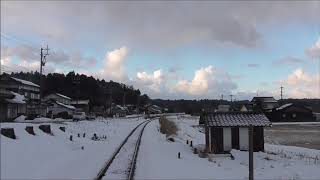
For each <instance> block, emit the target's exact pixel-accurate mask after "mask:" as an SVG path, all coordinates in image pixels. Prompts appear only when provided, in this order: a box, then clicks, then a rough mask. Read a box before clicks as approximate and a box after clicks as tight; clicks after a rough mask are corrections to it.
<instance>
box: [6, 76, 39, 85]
mask: <svg viewBox="0 0 320 180" xmlns="http://www.w3.org/2000/svg"><path fill="white" fill-rule="evenodd" d="M11 79H13V80H15V81H18V82H20V83H22V84H25V85H29V86H34V87H40V86H39V85H37V84H35V83H33V82H30V81H26V80H22V79H18V78H14V77H11Z"/></svg>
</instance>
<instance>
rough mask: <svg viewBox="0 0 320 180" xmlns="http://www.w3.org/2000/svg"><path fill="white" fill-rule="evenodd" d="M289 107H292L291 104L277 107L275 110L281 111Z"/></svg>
mask: <svg viewBox="0 0 320 180" xmlns="http://www.w3.org/2000/svg"><path fill="white" fill-rule="evenodd" d="M291 105H292V103H287V104H284V105H282V106H280V107H278V108H277V110H281V109H284V108H287V107H289V106H291Z"/></svg>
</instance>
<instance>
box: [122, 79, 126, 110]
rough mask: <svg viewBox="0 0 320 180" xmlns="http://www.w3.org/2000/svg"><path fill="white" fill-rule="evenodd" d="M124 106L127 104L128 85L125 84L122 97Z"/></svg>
mask: <svg viewBox="0 0 320 180" xmlns="http://www.w3.org/2000/svg"><path fill="white" fill-rule="evenodd" d="M122 103H123V107H125V106H126V85H125V84H123V97H122Z"/></svg>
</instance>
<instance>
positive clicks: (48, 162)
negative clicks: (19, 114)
mask: <svg viewBox="0 0 320 180" xmlns="http://www.w3.org/2000/svg"><path fill="white" fill-rule="evenodd" d="M143 120H144V119H142V118H139V119H138V118H130V119H119V118H113V119H107V120H105V119H99V120H95V121H80V122H55V123H1V128H4V127H11V128H14V130H15V134H16V136H17V139H15V140H13V139H10V138H7V137H5V136H2V135H1V139H0V141H1V179H93V178H94V177H95V176H96V175H97V174H98V172H99V171H100V169H101V168H102V166H103V165H104V163H105V162H106V161H107V160H108V159H109V157H110V156H111V154H112V153H113V152H114V150H115V149H116V148H117V147H118V146H119V144H120V143H121V142H122V141H123V139H124V138H125V137H126V136H127V135H128V133H129V132H130V131H131V130H132V129H133V128H134V127H135V126H136V125H137V124H139V123H141V122H142V121H143ZM39 122H41V120H39ZM41 124H50V125H51V130H52V133H53V136H52V135H48V134H45V133H44V132H42V131H41V130H40V129H39V128H38V126H40V125H41ZM26 126H33V127H34V131H35V134H36V136H33V135H30V134H28V133H27V132H26V131H25V127H26ZM61 126H64V127H66V132H63V131H61V130H60V129H59V127H61ZM83 133H85V137H83ZM94 133H96V134H97V136H98V137H103V136H107V139H101V140H100V141H93V140H91V138H92V136H93V134H94ZM78 134H80V137H78ZM70 135H72V136H73V141H70V140H69V138H70ZM82 147H83V149H82Z"/></svg>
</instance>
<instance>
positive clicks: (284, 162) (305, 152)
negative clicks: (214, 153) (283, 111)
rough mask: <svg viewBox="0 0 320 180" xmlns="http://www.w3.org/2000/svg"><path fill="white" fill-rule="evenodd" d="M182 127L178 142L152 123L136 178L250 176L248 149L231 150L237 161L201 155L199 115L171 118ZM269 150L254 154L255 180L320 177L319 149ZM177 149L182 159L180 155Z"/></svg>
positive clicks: (267, 147) (270, 148)
mask: <svg viewBox="0 0 320 180" xmlns="http://www.w3.org/2000/svg"><path fill="white" fill-rule="evenodd" d="M170 119H171V120H172V121H174V122H176V124H177V125H178V127H179V131H178V133H177V136H176V137H175V140H176V141H175V142H170V141H167V140H166V137H165V135H163V134H161V133H160V132H159V124H158V122H156V121H154V122H151V123H150V124H149V125H148V126H147V127H148V128H146V130H145V132H144V133H145V134H144V136H143V137H142V142H141V147H140V152H139V156H138V162H137V163H138V164H137V169H136V176H135V177H136V179H248V152H243V151H237V150H232V155H233V156H234V160H231V159H230V158H215V159H213V161H212V162H210V161H208V159H207V158H199V156H198V155H196V154H193V152H192V149H191V148H190V146H189V145H187V144H186V140H189V141H190V140H192V141H193V145H197V144H203V143H204V142H205V139H204V138H205V137H204V134H203V133H201V132H199V128H197V124H198V120H197V119H196V118H193V119H192V118H176V117H171V118H170ZM265 146H266V147H265V148H266V152H267V153H263V152H259V153H254V168H255V169H254V175H255V179H319V178H320V159H319V160H318V161H316V160H315V158H316V157H318V158H320V151H319V150H314V149H306V148H299V147H291V146H280V145H271V144H266V145H265ZM178 152H180V153H181V157H182V158H181V159H178V158H177V155H178Z"/></svg>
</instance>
